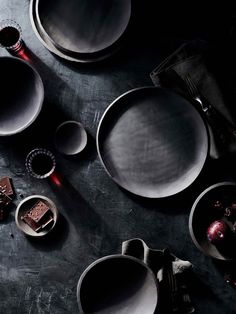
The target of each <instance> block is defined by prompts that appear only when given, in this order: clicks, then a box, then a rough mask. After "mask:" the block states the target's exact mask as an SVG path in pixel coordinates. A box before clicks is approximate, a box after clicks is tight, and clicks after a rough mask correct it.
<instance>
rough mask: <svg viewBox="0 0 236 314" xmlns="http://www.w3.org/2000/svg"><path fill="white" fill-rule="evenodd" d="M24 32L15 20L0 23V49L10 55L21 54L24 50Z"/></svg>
mask: <svg viewBox="0 0 236 314" xmlns="http://www.w3.org/2000/svg"><path fill="white" fill-rule="evenodd" d="M23 44H24V43H23V39H22V30H21V27H20V25H19V24H18V23H16V22H15V21H14V20H3V21H1V22H0V47H2V48H5V49H7V50H8V51H9V52H10V53H19V52H20V50H21V49H22V48H23Z"/></svg>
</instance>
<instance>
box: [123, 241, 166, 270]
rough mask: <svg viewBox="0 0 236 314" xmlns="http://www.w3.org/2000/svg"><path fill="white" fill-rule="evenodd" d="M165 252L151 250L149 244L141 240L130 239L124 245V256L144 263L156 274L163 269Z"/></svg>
mask: <svg viewBox="0 0 236 314" xmlns="http://www.w3.org/2000/svg"><path fill="white" fill-rule="evenodd" d="M163 252H164V251H163V250H154V249H150V248H149V247H148V246H147V244H146V243H145V242H144V241H143V240H142V239H139V238H134V239H130V240H127V241H124V242H123V243H122V254H123V255H130V256H133V257H136V258H137V259H139V260H141V261H143V262H144V263H145V264H146V265H147V266H148V267H149V268H151V269H152V271H153V272H154V273H155V274H157V273H158V271H159V270H160V269H161V268H162V267H163V261H164V253H163Z"/></svg>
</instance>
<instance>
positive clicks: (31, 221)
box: [21, 201, 53, 232]
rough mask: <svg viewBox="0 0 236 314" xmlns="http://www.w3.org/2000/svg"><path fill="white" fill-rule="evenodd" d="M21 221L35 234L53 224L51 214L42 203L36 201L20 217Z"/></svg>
mask: <svg viewBox="0 0 236 314" xmlns="http://www.w3.org/2000/svg"><path fill="white" fill-rule="evenodd" d="M21 219H22V220H23V221H24V222H25V223H27V224H28V225H29V226H30V227H31V228H32V229H33V230H34V231H35V232H39V231H40V230H41V229H43V228H45V227H46V226H47V225H48V224H50V223H51V222H53V213H52V211H51V209H50V208H49V207H48V206H47V205H46V204H45V203H44V202H43V201H38V202H37V203H36V204H35V205H34V206H32V207H31V208H30V209H29V210H28V211H27V212H26V213H25V215H24V216H22V217H21Z"/></svg>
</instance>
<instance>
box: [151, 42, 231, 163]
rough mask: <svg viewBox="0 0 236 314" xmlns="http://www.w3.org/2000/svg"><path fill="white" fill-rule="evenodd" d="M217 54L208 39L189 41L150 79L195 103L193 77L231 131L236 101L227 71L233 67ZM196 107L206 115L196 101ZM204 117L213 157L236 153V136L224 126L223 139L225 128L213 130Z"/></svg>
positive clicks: (155, 71)
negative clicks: (191, 86) (189, 84)
mask: <svg viewBox="0 0 236 314" xmlns="http://www.w3.org/2000/svg"><path fill="white" fill-rule="evenodd" d="M216 51H217V49H216V47H212V46H210V44H208V42H206V41H204V40H193V41H189V42H186V43H184V44H182V45H181V46H180V47H179V48H178V49H177V50H176V51H174V52H173V53H172V54H171V55H170V56H169V57H167V58H166V59H165V60H164V61H163V62H162V63H161V64H159V65H158V66H157V67H156V68H155V69H154V70H153V71H152V72H151V73H150V77H151V79H152V82H153V83H154V85H156V86H159V87H165V88H168V89H171V90H173V91H175V92H177V93H179V94H182V95H183V96H185V97H186V98H188V99H189V100H191V101H193V98H192V97H191V96H190V93H189V90H188V89H187V85H186V84H185V78H186V76H187V75H188V76H190V78H191V79H192V81H193V82H194V83H195V85H196V86H197V88H198V90H199V92H200V95H201V96H202V98H203V99H204V101H206V102H207V103H208V104H210V105H211V106H212V108H213V109H216V110H217V111H218V112H219V113H220V115H222V117H223V121H224V122H226V125H227V126H228V125H229V126H230V127H229V128H233V129H234V127H235V125H236V123H235V122H236V119H235V116H236V115H235V113H233V111H234V110H235V107H236V106H235V105H233V106H231V103H235V102H236V99H234V97H233V98H232V97H231V99H230V92H229V84H226V82H227V79H228V80H229V75H228V72H227V70H228V69H229V67H227V66H226V60H225V57H223V56H222V55H220V53H219V51H217V52H216ZM224 65H225V67H226V68H225V67H224ZM227 76H228V77H227ZM224 86H225V88H224ZM232 96H234V95H232ZM193 102H194V101H193ZM195 106H196V107H197V108H198V109H199V111H200V112H202V110H201V109H200V105H199V104H197V103H196V102H195ZM232 108H233V109H232ZM202 113H203V112H202ZM203 117H205V121H206V123H207V125H208V128H209V135H210V156H211V157H212V158H219V157H221V156H222V155H225V154H227V153H232V152H236V136H235V135H233V133H232V132H229V131H228V130H227V128H225V127H224V124H222V130H223V131H224V132H225V134H226V137H225V138H224V140H222V138H221V130H220V129H221V128H218V127H212V125H211V123H209V118H208V117H207V115H206V113H203ZM211 119H212V120H213V122H214V119H215V118H214V117H212V116H211ZM216 125H217V123H216ZM218 125H221V123H218ZM235 130H236V127H235Z"/></svg>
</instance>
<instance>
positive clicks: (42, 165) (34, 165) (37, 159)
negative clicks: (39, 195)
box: [25, 148, 56, 179]
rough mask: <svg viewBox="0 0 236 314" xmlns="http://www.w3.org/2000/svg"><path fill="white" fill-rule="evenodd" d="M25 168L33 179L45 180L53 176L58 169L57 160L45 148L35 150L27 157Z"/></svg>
mask: <svg viewBox="0 0 236 314" xmlns="http://www.w3.org/2000/svg"><path fill="white" fill-rule="evenodd" d="M25 166H26V170H27V171H28V173H29V174H30V175H31V176H32V177H34V178H37V179H45V178H48V177H50V176H51V175H52V174H53V172H54V170H55V168H56V159H55V156H54V155H53V153H51V152H50V151H49V150H47V149H45V148H35V149H33V150H32V151H30V152H29V154H28V155H27V157H26V160H25Z"/></svg>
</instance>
